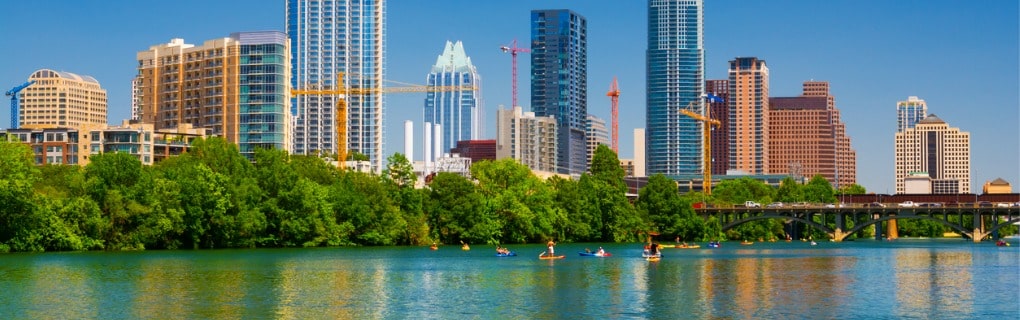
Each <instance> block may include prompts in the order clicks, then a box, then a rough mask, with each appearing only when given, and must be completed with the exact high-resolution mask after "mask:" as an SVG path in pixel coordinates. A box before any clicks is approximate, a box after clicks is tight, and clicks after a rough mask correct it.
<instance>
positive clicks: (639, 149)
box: [634, 128, 647, 177]
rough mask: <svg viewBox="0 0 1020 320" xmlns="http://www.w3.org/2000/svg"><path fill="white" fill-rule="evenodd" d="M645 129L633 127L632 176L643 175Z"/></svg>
mask: <svg viewBox="0 0 1020 320" xmlns="http://www.w3.org/2000/svg"><path fill="white" fill-rule="evenodd" d="M645 146H646V145H645V129H644V128H636V129H634V176H635V177H644V176H646V174H645V164H646V163H647V162H646V160H645V159H647V158H646V157H645Z"/></svg>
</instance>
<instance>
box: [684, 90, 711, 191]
mask: <svg viewBox="0 0 1020 320" xmlns="http://www.w3.org/2000/svg"><path fill="white" fill-rule="evenodd" d="M712 97H714V96H712ZM715 98H717V97H715ZM700 100H701V98H698V100H694V101H691V103H689V104H687V107H686V108H684V109H680V113H682V114H684V115H686V116H688V117H691V118H694V120H698V121H701V122H703V123H704V125H703V126H702V134H703V137H704V141H705V142H704V147H703V148H702V152H704V158H705V164H704V170H702V171H704V172H705V178H704V181H702V186H701V189H702V191H704V192H705V194H706V195H711V194H712V127H711V126H713V125H714V126H716V127H718V126H719V125H720V123H719V120H715V119H712V118H709V117H706V116H703V115H701V114H699V113H697V112H694V111H692V110H693V107H694V105H695V104H696V103H698V102H699V101H700ZM705 107H706V108H708V106H707V105H706V106H705Z"/></svg>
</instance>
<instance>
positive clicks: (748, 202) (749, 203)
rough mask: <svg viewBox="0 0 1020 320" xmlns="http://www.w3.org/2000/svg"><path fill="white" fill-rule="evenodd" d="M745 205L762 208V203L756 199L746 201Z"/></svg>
mask: <svg viewBox="0 0 1020 320" xmlns="http://www.w3.org/2000/svg"><path fill="white" fill-rule="evenodd" d="M744 207H746V208H761V203H757V202H754V201H744Z"/></svg>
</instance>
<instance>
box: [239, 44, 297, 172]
mask: <svg viewBox="0 0 1020 320" xmlns="http://www.w3.org/2000/svg"><path fill="white" fill-rule="evenodd" d="M230 37H231V38H233V39H237V41H238V42H239V43H240V50H241V52H240V55H239V57H238V66H239V68H238V69H239V81H238V85H239V88H238V118H239V121H238V126H239V130H238V131H237V132H238V139H237V147H238V149H240V151H241V154H243V155H244V156H245V157H248V159H254V158H255V149H257V148H262V149H278V150H286V151H290V143H291V141H290V122H291V119H290V116H289V114H288V112H290V110H287V109H289V108H288V105H289V104H290V101H287V100H288V99H287V97H288V96H289V94H288V93H287V90H288V89H289V88H290V87H289V85H288V83H287V82H288V80H289V78H290V61H289V59H288V58H289V55H288V53H289V52H287V49H288V48H287V35H286V34H284V33H282V32H279V31H264V32H241V33H234V34H231V35H230Z"/></svg>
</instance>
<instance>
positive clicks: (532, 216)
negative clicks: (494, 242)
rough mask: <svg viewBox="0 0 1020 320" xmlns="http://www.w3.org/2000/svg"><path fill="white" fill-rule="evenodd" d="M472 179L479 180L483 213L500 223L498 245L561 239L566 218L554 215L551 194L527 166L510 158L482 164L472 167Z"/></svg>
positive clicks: (555, 212)
mask: <svg viewBox="0 0 1020 320" xmlns="http://www.w3.org/2000/svg"><path fill="white" fill-rule="evenodd" d="M471 176H472V177H474V178H475V179H477V180H478V188H479V191H480V192H481V194H482V196H483V198H484V199H485V207H484V208H485V210H486V212H488V213H489V214H491V215H493V216H494V217H495V218H496V219H498V220H499V221H500V222H501V225H502V227H503V229H502V237H501V239H500V240H501V241H500V242H503V243H508V242H510V243H526V242H529V241H530V242H544V241H546V240H549V239H550V238H557V239H562V238H563V233H562V231H563V229H562V228H563V227H564V225H563V224H562V222H563V221H564V220H565V219H566V217H563V216H557V215H556V214H557V213H558V211H556V210H555V209H554V208H553V206H552V192H551V191H550V190H549V189H548V186H547V185H546V184H544V183H542V181H541V180H539V179H538V177H536V176H535V175H534V174H532V173H531V169H529V168H528V167H527V166H525V165H522V164H520V163H518V162H517V161H515V160H513V159H502V160H496V161H482V162H478V163H475V164H474V165H472V166H471ZM554 225H555V226H556V227H554ZM557 227H559V228H557Z"/></svg>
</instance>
